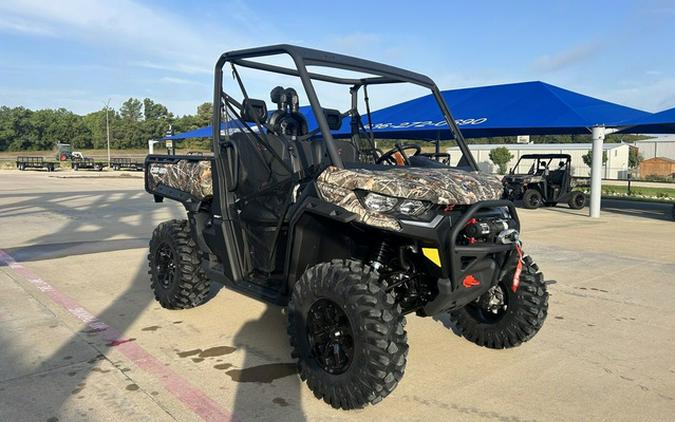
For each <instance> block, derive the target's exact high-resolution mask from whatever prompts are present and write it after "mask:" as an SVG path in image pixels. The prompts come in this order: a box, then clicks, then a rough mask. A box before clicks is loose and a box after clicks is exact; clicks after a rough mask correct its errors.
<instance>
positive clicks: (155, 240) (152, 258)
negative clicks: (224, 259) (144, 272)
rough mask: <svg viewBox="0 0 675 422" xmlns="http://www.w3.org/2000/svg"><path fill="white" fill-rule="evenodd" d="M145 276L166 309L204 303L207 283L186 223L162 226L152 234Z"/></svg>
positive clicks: (207, 289)
mask: <svg viewBox="0 0 675 422" xmlns="http://www.w3.org/2000/svg"><path fill="white" fill-rule="evenodd" d="M148 264H149V266H150V270H149V271H148V273H149V274H150V278H151V287H152V290H153V291H154V293H155V299H157V301H158V302H159V303H160V304H161V305H162V307H164V308H167V309H187V308H193V307H195V306H198V305H201V304H202V303H204V302H206V298H207V295H208V293H209V288H210V282H209V280H208V278H206V274H205V273H204V271H203V270H202V269H201V268H200V265H199V264H200V259H199V252H198V249H197V245H196V244H195V241H194V240H193V239H192V236H191V235H190V226H189V225H188V222H187V221H186V220H171V221H167V222H164V223H161V224H160V225H159V226H157V228H155V231H154V232H153V233H152V238H151V239H150V253H149V254H148Z"/></svg>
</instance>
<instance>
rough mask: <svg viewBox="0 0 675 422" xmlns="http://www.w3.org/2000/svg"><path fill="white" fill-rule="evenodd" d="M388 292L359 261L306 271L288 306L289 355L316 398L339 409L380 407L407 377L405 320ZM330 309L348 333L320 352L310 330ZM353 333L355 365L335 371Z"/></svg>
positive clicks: (342, 261) (315, 267) (337, 261)
mask: <svg viewBox="0 0 675 422" xmlns="http://www.w3.org/2000/svg"><path fill="white" fill-rule="evenodd" d="M385 287H386V285H384V283H383V282H381V281H379V276H378V274H377V272H375V271H374V270H372V269H371V268H370V267H369V266H366V265H364V264H363V263H361V262H360V261H353V260H333V261H331V262H329V263H322V264H318V265H315V266H314V267H311V268H309V269H307V270H306V271H305V273H304V274H303V275H302V277H301V278H300V280H298V282H297V283H296V284H295V286H294V288H293V292H292V295H291V299H290V302H289V305H288V320H289V324H288V334H289V336H290V341H291V348H292V350H293V351H292V354H291V355H292V357H294V358H297V359H298V370H299V373H300V377H301V378H302V380H303V381H307V386H308V387H309V388H310V390H312V391H313V392H314V395H315V396H316V397H317V398H318V399H323V400H324V401H325V402H326V403H328V404H330V405H331V406H333V407H334V408H336V409H337V408H341V409H344V410H349V409H358V408H362V407H364V406H366V405H368V404H374V403H377V402H379V401H381V400H382V399H383V398H384V397H386V396H387V395H388V394H389V393H391V392H392V391H393V390H394V388H396V386H397V384H398V382H399V381H400V380H401V378H402V377H403V372H404V369H405V364H406V356H407V354H408V344H407V336H406V332H405V329H404V326H405V319H404V317H403V315H402V314H401V309H400V307H399V306H398V305H397V304H396V303H395V301H394V296H393V294H391V293H388V292H387V291H385ZM326 307H327V308H328V309H332V311H334V313H337V314H341V315H343V318H342V321H345V320H348V323H349V329H345V330H344V331H343V330H340V331H339V332H340V334H338V335H337V337H336V338H337V339H338V340H337V341H342V342H343V343H340V346H336V345H335V343H330V341H329V343H328V344H329V345H328V346H326V347H324V348H321V346H317V344H319V345H320V344H321V342H320V341H317V338H321V337H320V336H319V335H316V336H315V334H314V333H316V331H314V330H312V329H313V328H316V321H329V320H330V319H329V318H325V319H321V318H319V317H317V315H324V314H322V313H321V310H322V309H323V310H325V309H326ZM331 307H332V308H331ZM333 321H335V320H333ZM328 325H330V324H328ZM349 330H351V331H350V333H351V336H352V337H351V345H352V346H353V347H352V349H351V352H352V356H351V360H349V359H344V360H343V361H342V362H343V367H341V368H335V366H331V365H330V364H329V362H328V361H331V362H335V361H339V359H337V357H338V356H340V357H344V356H346V354H340V353H341V352H343V351H345V350H346V349H348V347H349V344H350V339H349V338H347V337H346V336H345V332H346V331H349ZM327 331H328V330H327ZM330 331H332V333H335V332H336V330H335V329H333V330H330ZM330 331H329V332H330ZM332 335H335V334H332ZM347 335H349V333H348V334H347ZM331 341H336V340H331ZM345 344H346V346H345ZM324 345H325V344H324ZM343 346H345V347H343ZM317 347H319V348H317ZM322 350H323V351H325V350H328V351H332V352H333V354H334V355H332V354H331V353H328V355H326V354H325V353H323V354H322V353H321V351H322ZM326 356H328V357H327V359H328V360H326ZM331 359H333V360H331ZM344 362H348V364H345V363H344ZM327 366H328V368H326V367H327ZM344 366H346V367H344ZM329 371H332V373H331V372H329Z"/></svg>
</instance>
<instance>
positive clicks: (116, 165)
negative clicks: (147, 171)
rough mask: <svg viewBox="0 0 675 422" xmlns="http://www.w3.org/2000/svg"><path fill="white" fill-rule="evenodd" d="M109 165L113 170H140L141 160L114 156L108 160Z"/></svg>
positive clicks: (141, 167) (141, 166)
mask: <svg viewBox="0 0 675 422" xmlns="http://www.w3.org/2000/svg"><path fill="white" fill-rule="evenodd" d="M110 166H111V167H112V169H113V170H115V171H119V170H133V171H141V170H143V161H139V160H137V159H135V158H123V157H114V158H112V159H111V160H110Z"/></svg>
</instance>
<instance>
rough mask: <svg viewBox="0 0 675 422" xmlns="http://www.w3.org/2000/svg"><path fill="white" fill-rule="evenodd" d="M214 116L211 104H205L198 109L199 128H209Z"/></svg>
mask: <svg viewBox="0 0 675 422" xmlns="http://www.w3.org/2000/svg"><path fill="white" fill-rule="evenodd" d="M212 114H213V106H212V105H211V103H203V104H200V105H199V106H198V107H197V124H198V125H199V127H203V126H208V125H210V124H211V116H212Z"/></svg>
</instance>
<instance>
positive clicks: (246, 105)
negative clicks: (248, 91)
mask: <svg viewBox="0 0 675 422" xmlns="http://www.w3.org/2000/svg"><path fill="white" fill-rule="evenodd" d="M241 118H242V120H244V121H245V122H250V123H253V122H255V121H256V120H257V121H258V122H260V123H265V121H266V120H267V104H265V102H264V101H263V100H254V99H252V98H247V99H245V100H244V101H243V102H242V103H241Z"/></svg>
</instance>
